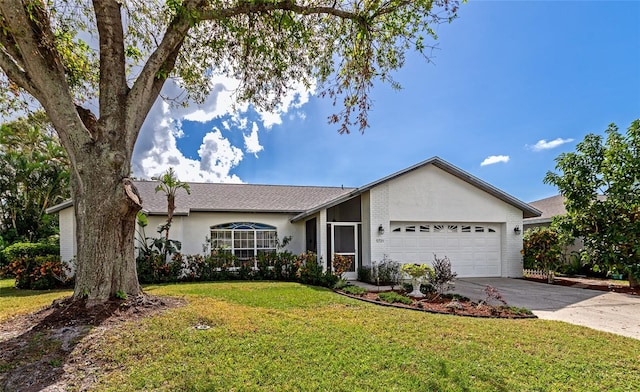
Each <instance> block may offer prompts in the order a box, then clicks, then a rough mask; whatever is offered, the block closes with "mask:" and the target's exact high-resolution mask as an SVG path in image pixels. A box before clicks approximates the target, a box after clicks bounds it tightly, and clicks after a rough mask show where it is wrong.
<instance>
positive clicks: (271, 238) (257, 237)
mask: <svg viewBox="0 0 640 392" xmlns="http://www.w3.org/2000/svg"><path fill="white" fill-rule="evenodd" d="M210 229H211V253H214V252H229V253H231V254H232V255H234V256H235V257H236V258H237V259H238V260H240V261H247V260H253V259H255V258H256V257H258V255H259V254H260V253H270V252H275V251H276V250H277V244H278V240H277V238H278V231H277V229H276V228H275V227H274V226H271V225H266V224H263V223H255V222H232V223H224V224H221V225H215V226H211V227H210Z"/></svg>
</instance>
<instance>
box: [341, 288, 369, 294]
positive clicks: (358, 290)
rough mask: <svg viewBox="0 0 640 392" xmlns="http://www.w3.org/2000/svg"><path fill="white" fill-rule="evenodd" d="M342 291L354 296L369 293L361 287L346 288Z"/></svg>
mask: <svg viewBox="0 0 640 392" xmlns="http://www.w3.org/2000/svg"><path fill="white" fill-rule="evenodd" d="M341 290H342V291H344V292H345V293H347V294H352V295H363V294H365V293H366V292H367V289H365V288H364V287H360V286H344V287H343V288H342V289H341Z"/></svg>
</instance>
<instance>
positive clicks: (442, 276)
mask: <svg viewBox="0 0 640 392" xmlns="http://www.w3.org/2000/svg"><path fill="white" fill-rule="evenodd" d="M456 276H458V274H457V273H455V272H453V271H452V270H451V261H450V260H449V258H448V257H447V256H445V257H443V258H441V259H439V258H438V256H436V255H435V254H434V255H433V269H432V270H431V271H430V272H429V274H428V278H429V283H431V285H432V286H433V288H434V289H435V290H436V291H437V292H438V295H442V294H444V292H445V291H448V290H449V289H451V287H452V286H453V281H454V279H455V278H456Z"/></svg>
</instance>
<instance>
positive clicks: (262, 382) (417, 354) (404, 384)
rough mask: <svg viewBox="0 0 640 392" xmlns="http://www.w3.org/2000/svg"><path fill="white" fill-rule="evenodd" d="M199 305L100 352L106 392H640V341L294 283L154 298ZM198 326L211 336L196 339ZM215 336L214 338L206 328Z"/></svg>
mask: <svg viewBox="0 0 640 392" xmlns="http://www.w3.org/2000/svg"><path fill="white" fill-rule="evenodd" d="M147 292H149V293H152V294H155V295H179V296H184V297H185V298H187V299H188V301H189V305H188V306H187V307H185V308H179V309H174V310H171V311H169V312H168V313H166V314H164V315H162V316H159V317H155V318H153V319H147V320H144V321H143V322H141V323H138V324H135V325H128V326H126V327H125V328H122V329H120V330H118V331H117V333H116V332H115V331H114V333H112V334H110V335H109V336H108V337H106V338H105V339H104V340H103V341H102V342H100V351H99V355H100V357H101V358H102V359H103V360H105V361H107V363H108V365H109V366H110V367H111V369H112V371H111V372H109V373H108V374H105V375H104V376H103V377H101V378H100V380H99V384H98V385H97V389H98V390H112V391H116V390H129V389H135V390H141V389H145V390H189V391H194V390H202V391H211V390H220V391H222V390H224V391H230V390H252V391H253V390H255V391H276V390H277V391H318V390H326V391H393V390H395V391H426V390H438V391H447V390H451V391H457V390H460V391H462V390H496V391H515V390H518V391H525V390H532V391H533V390H536V391H545V390H546V391H558V390H571V391H576V390H590V391H595V390H609V391H611V390H620V391H623V390H636V389H637V386H638V385H640V362H639V361H638V353H640V341H638V340H634V339H630V338H624V337H619V336H615V335H611V334H607V333H603V332H598V331H593V330H590V329H587V328H583V327H578V326H574V325H570V324H565V323H559V322H553V321H544V320H503V319H489V320H487V319H474V318H463V317H453V316H444V315H433V314H426V313H420V312H412V311H406V310H401V309H390V308H384V307H379V306H375V305H371V304H366V303H362V302H359V301H356V300H351V299H348V298H345V297H342V296H339V295H336V294H334V293H332V292H331V291H329V290H325V289H320V288H316V287H306V286H303V285H299V284H295V283H270V282H269V283H267V282H249V283H203V284H181V285H167V286H152V287H148V288H147ZM197 326H199V327H200V328H203V326H206V327H209V329H197V328H196V327H197ZM206 327H205V328H206Z"/></svg>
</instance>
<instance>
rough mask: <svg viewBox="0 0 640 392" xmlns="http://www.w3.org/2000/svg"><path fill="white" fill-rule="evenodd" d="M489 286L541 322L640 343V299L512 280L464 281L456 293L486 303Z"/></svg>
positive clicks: (481, 279) (457, 286)
mask: <svg viewBox="0 0 640 392" xmlns="http://www.w3.org/2000/svg"><path fill="white" fill-rule="evenodd" d="M487 285H489V286H492V287H495V288H497V289H498V290H499V291H500V293H501V294H502V296H503V297H504V299H505V300H506V301H507V303H508V304H509V305H511V306H518V307H524V308H527V309H530V310H532V311H533V313H534V314H535V315H536V316H538V317H539V318H541V319H546V320H559V321H565V322H567V323H571V324H576V325H583V326H586V327H590V328H593V329H597V330H600V331H606V332H611V333H615V334H618V335H623V336H628V337H632V338H635V339H640V297H638V296H634V295H628V294H620V293H611V292H604V291H597V290H587V289H581V288H573V287H565V286H555V285H547V284H544V283H536V282H530V281H527V280H523V279H509V278H460V279H456V284H455V289H454V290H452V291H453V292H455V293H459V294H461V295H464V296H466V297H469V298H471V299H473V300H482V299H485V298H486V294H485V292H484V289H485V288H486V287H487Z"/></svg>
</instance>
